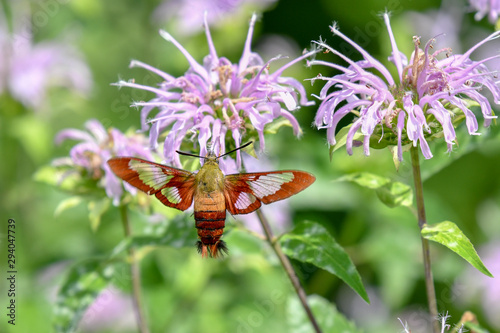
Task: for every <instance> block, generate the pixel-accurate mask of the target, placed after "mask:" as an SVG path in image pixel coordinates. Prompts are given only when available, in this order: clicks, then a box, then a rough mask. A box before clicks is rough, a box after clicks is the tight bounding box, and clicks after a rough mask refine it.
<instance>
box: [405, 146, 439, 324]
mask: <svg viewBox="0 0 500 333" xmlns="http://www.w3.org/2000/svg"><path fill="white" fill-rule="evenodd" d="M410 152H411V163H412V167H413V181H414V183H415V196H416V199H417V215H418V226H419V227H420V230H422V228H424V226H425V225H426V224H427V219H426V217H425V206H424V190H423V186H422V176H421V173H420V162H419V156H418V147H411V149H410ZM420 238H421V240H422V251H423V258H424V268H425V289H426V290H427V302H428V303H429V313H430V315H431V320H432V323H433V329H434V333H439V332H440V328H439V322H438V320H437V319H438V311H437V302H436V291H435V290H434V280H433V278H432V270H431V256H430V253H429V241H428V240H427V239H425V238H423V237H422V235H420Z"/></svg>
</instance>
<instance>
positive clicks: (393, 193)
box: [337, 172, 413, 208]
mask: <svg viewBox="0 0 500 333" xmlns="http://www.w3.org/2000/svg"><path fill="white" fill-rule="evenodd" d="M337 181H348V182H352V183H356V184H358V185H360V186H362V187H365V188H368V189H371V190H375V193H376V194H377V197H378V198H379V199H380V201H382V203H384V204H385V205H386V206H388V207H390V208H394V207H398V206H407V207H410V206H411V205H412V203H413V191H412V189H411V187H410V186H408V185H406V184H404V183H401V182H394V181H391V180H390V179H389V178H385V177H381V176H377V175H374V174H371V173H368V172H359V173H352V174H348V175H346V176H343V177H341V178H339V179H337Z"/></svg>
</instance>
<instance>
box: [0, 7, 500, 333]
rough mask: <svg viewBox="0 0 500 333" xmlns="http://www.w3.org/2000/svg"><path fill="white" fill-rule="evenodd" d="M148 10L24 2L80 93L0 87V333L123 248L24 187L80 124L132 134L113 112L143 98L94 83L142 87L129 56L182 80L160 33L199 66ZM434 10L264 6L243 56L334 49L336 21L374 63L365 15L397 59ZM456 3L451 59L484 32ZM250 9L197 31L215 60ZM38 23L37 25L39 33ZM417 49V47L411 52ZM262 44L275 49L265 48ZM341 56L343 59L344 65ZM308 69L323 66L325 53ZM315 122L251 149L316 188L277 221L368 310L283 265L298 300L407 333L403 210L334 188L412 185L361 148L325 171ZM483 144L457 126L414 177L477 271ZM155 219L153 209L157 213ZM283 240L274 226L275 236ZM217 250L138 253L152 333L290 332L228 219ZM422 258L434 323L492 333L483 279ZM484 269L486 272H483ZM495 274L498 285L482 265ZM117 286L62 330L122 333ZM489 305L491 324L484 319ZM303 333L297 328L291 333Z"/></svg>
mask: <svg viewBox="0 0 500 333" xmlns="http://www.w3.org/2000/svg"><path fill="white" fill-rule="evenodd" d="M1 3H2V5H3V8H4V9H5V8H9V7H10V4H9V1H7V0H3V1H2V2H1ZM160 3H161V1H140V2H139V1H133V0H123V1H98V0H73V1H56V0H45V1H44V0H42V1H33V2H31V3H29V4H28V8H29V9H30V12H31V19H32V20H33V22H32V27H31V28H32V31H33V37H34V43H35V44H36V43H40V42H43V41H46V40H60V41H64V42H65V43H70V44H72V45H74V46H75V47H76V48H77V49H79V50H80V51H81V53H82V54H83V57H84V59H85V61H86V62H87V64H88V66H89V67H90V70H91V73H92V78H93V87H92V90H91V93H90V94H89V95H88V96H82V95H79V94H76V93H74V92H70V91H68V90H67V89H65V88H64V87H57V88H54V89H51V90H50V91H49V92H48V96H47V100H46V102H45V104H44V105H41V106H40V107H39V108H37V110H34V109H32V108H26V107H24V106H23V105H22V104H21V103H19V102H18V101H16V100H15V99H14V98H13V97H12V96H10V95H9V93H8V91H6V90H4V91H3V94H2V95H1V96H0V115H1V120H0V139H1V142H0V147H1V153H2V157H3V160H2V163H1V166H0V173H1V179H0V184H1V185H0V189H1V193H2V197H1V200H0V207H1V208H0V210H1V212H2V213H1V221H0V225H1V229H0V247H1V251H0V253H2V256H1V258H0V263H1V264H0V267H1V273H0V274H1V275H0V287H1V288H0V290H1V295H0V300H1V304H0V308H1V309H2V311H1V312H0V314H1V316H0V318H2V319H1V320H0V331H1V332H51V331H53V328H52V317H53V311H54V304H55V302H56V295H57V292H58V289H59V288H60V285H61V283H62V281H63V280H64V279H65V277H66V275H67V274H68V272H69V269H70V267H71V266H72V265H73V264H74V263H76V262H78V261H80V260H84V259H87V258H92V257H99V256H106V255H109V254H110V253H111V251H112V250H113V248H114V247H115V246H116V245H117V244H118V243H119V242H120V241H121V240H122V239H123V230H122V226H121V222H120V220H119V214H118V212H117V211H115V210H110V211H109V212H107V213H106V214H105V215H104V216H103V218H102V222H101V224H100V226H99V228H98V229H97V230H96V231H95V232H94V231H92V230H91V228H90V225H89V219H88V210H87V207H86V204H85V203H81V204H79V205H77V206H76V207H73V208H71V209H68V210H66V211H64V212H62V213H61V214H59V215H56V214H55V210H56V207H57V206H58V204H59V203H60V202H61V201H62V200H64V199H66V198H68V194H67V193H64V192H62V191H60V190H58V189H56V188H53V187H51V186H49V185H47V184H44V183H40V182H36V181H35V180H34V174H35V172H36V171H37V170H38V169H40V168H41V167H42V166H44V165H47V164H50V162H51V160H52V159H54V158H56V157H62V156H67V155H68V151H69V149H70V148H71V146H72V145H73V144H74V143H73V142H71V141H66V142H64V143H63V144H62V145H60V146H56V145H55V144H54V141H53V140H54V136H55V134H56V133H57V132H59V131H60V130H62V129H64V128H68V127H71V128H78V129H83V124H84V123H85V121H87V120H88V119H90V118H96V119H98V120H100V121H101V122H102V123H103V124H104V125H105V126H112V127H116V128H118V129H120V130H121V131H126V130H127V129H129V128H131V127H132V128H136V129H137V128H138V127H139V112H138V111H137V110H135V109H133V108H130V107H129V105H130V104H131V102H132V101H137V100H146V99H147V98H148V96H147V95H145V94H142V92H137V91H131V90H130V89H125V88H124V89H121V90H118V89H117V88H116V87H115V86H111V85H110V83H113V82H117V81H118V79H125V80H128V79H131V78H135V80H136V82H139V83H140V82H144V80H147V79H150V77H149V78H148V73H147V72H146V71H145V70H142V69H129V68H128V65H129V62H130V60H131V59H137V60H140V61H143V62H145V63H147V64H150V65H153V66H155V67H157V68H160V69H162V70H163V71H165V72H167V73H170V74H172V75H177V76H178V75H182V74H183V73H184V72H185V70H186V69H187V62H186V61H185V59H184V58H183V56H182V55H181V54H180V52H178V51H177V50H176V49H175V47H174V46H173V45H171V44H169V43H168V42H166V41H164V40H163V39H162V38H161V37H160V36H159V34H158V29H160V28H163V29H165V30H167V31H168V32H169V33H171V34H172V35H173V36H174V37H175V38H176V39H177V40H178V41H179V42H180V43H181V44H182V45H183V46H184V47H185V48H186V49H187V50H188V51H189V52H190V53H191V54H192V55H193V56H194V57H195V59H197V60H198V61H200V62H201V61H202V58H203V57H204V56H205V55H206V54H207V53H208V49H207V44H206V39H205V36H204V34H203V32H202V31H199V32H197V33H194V34H192V35H187V34H185V33H183V31H179V28H178V26H179V25H178V22H176V21H175V19H173V20H170V21H167V22H159V21H155V20H153V18H152V15H153V12H154V11H155V9H156V8H157V7H158V6H159V5H160ZM440 6H441V3H440V2H439V1H431V0H426V1H410V0H401V1H368V0H357V1H353V2H349V3H348V5H347V4H346V2H344V1H328V0H313V1H300V0H291V1H290V0H288V1H278V2H276V3H274V4H271V5H270V6H268V7H265V9H264V10H263V13H262V15H261V17H260V19H259V21H258V22H257V25H256V32H255V36H254V40H253V49H254V50H255V51H257V52H260V53H261V55H263V58H264V60H268V59H269V58H271V57H272V56H275V55H277V54H282V55H288V56H290V58H292V59H293V57H295V56H297V55H299V54H300V53H301V52H302V50H303V49H304V48H309V47H310V45H311V40H318V39H319V38H320V36H321V37H322V38H323V39H326V40H327V42H328V43H330V45H332V46H337V44H336V43H338V42H339V38H335V37H333V36H331V33H330V31H329V28H328V26H329V25H331V24H332V22H333V21H337V22H338V24H339V26H340V29H341V31H342V32H343V33H344V34H346V35H347V36H350V37H351V38H353V39H354V40H355V41H357V42H358V43H360V44H362V46H363V47H364V48H365V49H367V50H368V51H369V52H371V54H373V55H375V56H376V57H377V58H378V59H380V60H382V61H385V63H387V62H386V59H387V56H388V55H389V52H390V45H389V43H388V37H387V33H386V30H385V27H384V26H383V25H382V20H381V19H380V17H379V15H378V14H379V13H381V12H383V11H384V10H389V11H392V13H393V16H392V24H393V30H394V32H395V34H396V38H397V41H398V43H399V46H400V50H401V51H402V52H404V53H405V54H407V55H409V54H410V53H411V51H412V49H413V44H412V35H414V34H419V31H418V30H415V29H417V27H419V24H421V23H422V22H419V21H418V18H419V17H421V16H418V15H413V14H411V13H412V12H413V13H419V14H422V15H433V14H435V13H436V11H438V10H439V8H440ZM456 6H457V7H458V8H460V9H464V10H463V12H462V15H463V16H462V17H461V18H460V20H461V21H460V22H461V25H460V27H459V28H458V36H459V41H463V47H464V49H467V48H468V47H470V46H472V45H473V44H474V43H475V42H471V41H473V40H474V39H473V37H474V36H473V32H475V31H484V33H485V34H487V33H488V32H491V31H492V27H491V25H489V24H488V23H487V22H485V21H484V20H483V21H481V22H475V21H474V20H473V13H466V7H467V4H466V3H465V2H456ZM258 9H259V7H256V6H252V5H249V6H247V7H243V8H241V10H239V11H238V13H237V14H234V15H231V16H230V17H229V18H228V19H227V21H225V22H220V24H218V25H217V26H216V27H213V28H212V34H213V38H214V43H215V46H216V48H217V51H218V54H219V56H226V57H228V58H229V59H230V60H232V61H237V60H238V59H239V57H240V55H241V51H242V48H243V43H244V40H245V37H246V31H247V29H248V22H249V18H250V16H251V14H252V12H253V11H255V10H258ZM172 14H173V15H175V13H172ZM43 15H45V16H43ZM43 17H46V18H47V19H46V20H42V19H41V18H43ZM457 20H458V18H457ZM438 23H439V21H436V24H438ZM199 25H200V26H201V22H200V23H199ZM425 37H427V38H429V37H432V36H425ZM425 37H423V40H427V38H425ZM276 38H278V39H276ZM276 40H279V41H281V42H282V43H283V44H281V43H277V42H275V41H276ZM477 41H478V40H476V42H477ZM277 45H284V46H285V48H284V49H281V50H280V49H279V48H277ZM496 45H498V42H497V44H496ZM496 50H497V52H498V46H497V48H496ZM351 51H352V50H351ZM347 52H349V50H347ZM0 54H1V53H0ZM350 55H351V56H352V57H353V58H355V59H357V58H356V57H358V55H357V54H355V53H354V52H351V53H350ZM322 58H325V59H328V60H330V61H338V58H335V57H334V56H333V55H327V56H324V55H322ZM389 67H390V66H389ZM390 68H391V67H390ZM320 72H321V74H322V75H331V74H333V73H332V72H328V70H327V69H325V68H312V69H309V68H306V67H305V64H300V65H295V66H294V67H293V68H292V69H290V70H288V71H287V72H285V74H286V75H287V76H294V77H296V78H297V79H299V80H303V79H307V78H311V77H314V76H316V75H317V74H318V73H320ZM0 74H1V71H0ZM2 80H5V78H2ZM305 86H306V88H307V89H308V93H314V94H318V93H319V89H320V86H319V82H318V84H315V85H314V86H311V85H310V84H309V83H308V82H305ZM149 97H151V96H149ZM315 111H316V107H314V106H313V107H303V108H302V109H301V110H300V111H299V112H297V113H296V116H297V118H298V119H299V121H300V123H301V125H302V128H303V131H304V135H303V137H302V138H301V139H300V140H296V139H295V138H294V137H293V134H292V131H291V130H290V129H288V128H285V129H282V130H281V131H280V132H279V133H278V134H277V135H274V136H269V137H267V138H266V144H267V152H266V153H267V156H268V157H269V159H270V160H271V161H272V162H273V163H274V164H275V167H276V169H285V168H297V169H301V170H306V171H309V172H312V173H313V174H314V175H316V177H317V181H316V183H314V184H313V185H312V186H311V187H310V188H309V189H308V190H307V191H306V192H303V193H301V194H300V195H299V196H296V197H293V198H291V199H290V200H289V203H290V208H289V209H290V210H291V215H292V217H293V221H292V222H291V224H293V223H296V222H298V221H302V220H310V221H317V222H320V223H321V224H323V225H324V226H325V227H326V228H327V229H328V230H329V231H330V233H331V234H332V235H333V236H334V237H335V239H336V240H337V241H338V242H339V243H340V244H341V245H342V246H343V247H344V248H345V249H346V251H347V252H348V253H349V255H350V256H351V258H352V260H353V262H354V263H355V265H356V267H357V269H358V271H359V272H360V274H361V277H362V279H363V282H364V284H365V287H366V288H367V290H368V292H369V295H370V299H371V304H366V303H365V302H364V301H363V300H362V299H361V298H360V297H359V296H358V295H356V294H355V293H354V292H353V291H352V290H351V289H349V288H348V287H347V286H346V285H345V284H344V283H343V282H342V281H340V280H339V279H338V278H336V277H335V276H332V275H331V274H329V273H327V272H325V271H322V270H319V269H316V268H314V267H312V266H308V265H304V264H300V263H297V262H295V263H294V265H295V268H296V271H297V274H298V275H299V277H300V279H301V281H302V284H303V286H304V287H305V290H306V292H307V293H308V294H317V295H320V296H322V297H324V298H325V299H327V300H328V301H330V302H331V303H333V304H335V305H336V307H337V308H338V309H339V311H340V312H342V313H344V314H345V316H346V317H347V318H349V319H351V320H352V321H353V322H354V323H355V324H356V326H358V327H359V328H360V330H364V331H366V332H399V331H401V330H402V326H401V324H400V323H399V321H398V318H401V319H402V320H403V321H407V322H408V323H409V324H410V327H411V328H412V332H420V331H419V327H422V324H421V322H422V320H423V319H422V318H424V317H425V311H426V310H425V309H426V297H425V291H424V290H425V289H424V281H423V266H422V262H421V250H420V240H419V234H418V226H417V223H416V219H415V217H414V216H413V215H412V213H411V212H409V211H408V210H405V209H404V208H395V209H389V208H386V207H385V206H384V205H382V204H381V203H380V201H378V200H377V198H376V196H375V195H374V194H373V193H370V192H367V191H366V190H364V189H362V188H360V187H357V186H356V185H353V184H348V183H341V182H334V180H335V179H336V178H339V177H340V176H342V175H344V174H346V173H352V172H359V171H369V172H373V173H375V174H379V175H383V176H386V177H389V178H391V179H394V180H398V181H401V182H405V183H408V184H412V179H411V168H410V166H411V163H410V162H409V160H408V157H409V156H406V157H405V160H404V162H403V164H402V165H401V168H400V169H399V171H396V170H395V168H394V165H393V163H392V157H391V155H390V153H389V152H388V151H386V150H382V151H376V150H373V149H372V151H371V156H370V157H366V156H364V155H363V154H362V151H361V149H357V150H356V151H355V154H354V155H353V156H348V155H347V153H346V152H345V149H340V150H338V151H337V152H336V153H335V154H334V155H333V159H332V161H331V162H330V161H329V155H328V147H327V145H326V139H325V133H324V131H317V130H316V129H315V128H313V127H312V126H311V123H312V121H313V119H314V115H315ZM479 122H480V123H481V121H479ZM483 132H484V133H483V135H482V136H480V137H472V138H471V137H469V136H468V135H467V133H466V131H465V128H461V129H459V130H458V137H459V140H460V141H459V145H457V147H456V148H455V151H454V152H453V153H451V154H447V153H446V151H445V147H444V143H443V142H436V143H435V144H432V150H433V153H434V156H435V157H434V158H433V159H431V160H428V161H423V162H422V169H423V172H424V178H425V183H424V193H425V196H426V204H427V207H426V208H427V217H428V221H429V222H430V223H436V222H440V221H444V220H451V221H453V222H455V223H456V224H457V225H458V226H459V227H460V228H461V229H462V230H463V231H464V233H465V234H466V235H467V236H468V237H469V239H470V240H471V242H472V243H473V244H474V245H475V247H476V249H477V250H478V251H479V253H480V255H482V258H483V259H484V260H485V264H486V265H487V266H488V263H490V264H491V265H494V264H495V262H497V263H498V262H500V176H499V173H498V165H500V136H499V129H498V125H495V124H494V125H493V126H492V127H491V128H490V129H488V130H483ZM285 209H288V208H285ZM168 210H169V209H168V208H164V211H165V212H167V211H168ZM9 218H11V219H14V220H15V221H16V267H17V271H18V273H17V280H16V304H17V317H16V326H12V325H8V324H7V319H6V318H7V317H6V315H5V313H6V306H7V305H8V303H7V302H8V297H7V295H6V294H7V293H6V290H7V289H8V288H7V287H8V285H7V283H6V277H7V273H6V271H7V267H6V263H7V254H6V253H7V252H6V249H7V242H6V233H7V221H8V219H9ZM131 220H132V223H133V228H134V232H135V233H138V234H141V233H144V232H148V230H150V229H152V228H159V227H161V222H160V226H158V225H155V224H154V223H153V222H148V220H147V219H146V218H145V216H143V215H141V214H140V213H136V212H131ZM188 223H192V221H191V222H188ZM192 227H193V228H192V233H193V241H194V239H195V229H194V225H193V226H192ZM291 228H292V225H289V226H285V227H280V228H279V230H287V229H291ZM225 239H226V241H227V242H228V243H229V245H230V250H231V253H230V255H229V256H228V257H227V259H225V260H201V258H199V256H198V254H197V253H196V251H195V249H194V246H193V247H192V248H180V249H177V248H169V247H161V248H155V249H148V251H144V257H143V260H142V261H141V270H142V275H143V287H144V300H145V310H146V315H147V319H148V323H149V325H150V328H151V331H152V332H201V331H203V332H207V333H208V332H257V331H258V332H289V331H290V329H289V327H288V325H290V318H291V317H293V316H295V315H296V314H295V312H294V311H297V312H300V311H301V309H300V308H299V309H297V310H294V307H296V304H295V303H296V302H297V300H296V295H295V294H294V292H293V289H292V287H291V284H290V282H289V281H288V279H287V278H286V276H285V274H284V272H283V269H282V267H281V266H280V265H279V263H278V260H277V259H276V258H275V256H274V254H273V253H272V251H271V250H270V248H269V247H268V246H267V245H266V244H263V243H262V242H261V241H259V240H258V239H257V238H254V237H253V236H251V235H248V234H247V233H245V232H244V231H243V229H242V228H241V227H239V226H238V225H237V224H235V223H234V220H232V219H229V220H228V231H227V232H226V236H225ZM431 252H432V256H433V272H434V275H435V282H436V290H437V299H438V306H439V311H440V312H446V311H447V312H449V314H450V315H451V316H452V318H453V322H457V321H458V320H459V319H460V317H461V315H462V313H463V312H464V311H466V310H470V311H473V312H474V313H475V314H476V315H477V317H478V320H479V321H480V323H481V324H482V325H483V326H484V327H486V328H488V329H490V330H491V331H492V332H494V331H498V330H500V322H499V319H498V313H500V312H497V316H496V317H495V316H494V315H491V313H489V312H488V307H489V308H490V311H492V310H491V309H492V308H491V307H492V305H491V304H488V294H489V295H490V296H491V293H493V292H494V291H495V289H494V288H496V289H498V285H500V281H499V280H498V277H497V278H495V279H491V278H487V277H483V276H481V274H480V273H479V272H477V271H474V270H473V269H472V267H470V265H469V264H468V263H467V262H465V261H464V260H462V259H461V258H459V257H458V256H456V255H455V254H453V253H451V252H449V251H447V250H446V249H445V248H444V247H440V246H439V245H435V244H432V247H431ZM484 256H486V257H487V259H485V257H484ZM497 266H498V264H497ZM488 268H489V269H490V270H491V272H492V273H493V274H495V270H494V267H491V266H488ZM496 272H497V274H500V270H499V269H498V268H497V270H496ZM124 274H125V273H124ZM124 276H125V275H124ZM129 282H130V281H129V278H127V277H124V278H123V281H115V282H114V284H113V287H112V288H111V289H107V290H106V293H105V294H104V296H103V298H99V299H98V301H97V303H96V304H94V305H95V306H94V307H93V310H92V312H91V313H89V314H88V315H87V316H86V317H85V319H84V320H83V321H82V323H81V325H80V327H79V328H78V329H77V331H78V332H135V331H136V326H135V323H134V320H133V315H132V313H131V303H130V298H129V295H130V283H129ZM495 286H496V287H495ZM496 292H497V293H498V290H497V291H496ZM99 302H100V303H99ZM496 306H497V307H496V311H500V307H499V306H498V304H496ZM493 311H495V310H493ZM309 329H310V328H309V327H307V326H305V330H303V332H307V331H309Z"/></svg>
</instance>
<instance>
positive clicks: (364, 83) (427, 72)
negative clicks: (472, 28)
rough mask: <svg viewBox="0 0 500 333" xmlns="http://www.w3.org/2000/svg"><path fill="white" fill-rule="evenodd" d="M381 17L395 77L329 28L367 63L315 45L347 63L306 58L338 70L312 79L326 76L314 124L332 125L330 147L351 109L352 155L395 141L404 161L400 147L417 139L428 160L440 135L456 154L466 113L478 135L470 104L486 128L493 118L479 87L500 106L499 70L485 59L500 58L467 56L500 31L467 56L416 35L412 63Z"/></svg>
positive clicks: (472, 131)
mask: <svg viewBox="0 0 500 333" xmlns="http://www.w3.org/2000/svg"><path fill="white" fill-rule="evenodd" d="M384 21H385V24H386V26H387V30H388V33H389V37H390V41H391V46H392V55H391V56H390V57H389V60H390V61H391V62H392V63H393V64H394V65H395V67H396V70H397V77H396V78H394V77H393V76H392V75H391V73H390V72H389V69H388V68H386V67H385V66H384V65H382V63H381V62H379V61H378V60H376V59H375V58H373V57H372V56H371V55H370V54H368V52H366V51H365V50H364V49H363V48H361V47H360V46H359V45H358V44H356V43H355V42H354V41H352V40H351V39H349V38H348V37H347V36H345V35H344V34H342V33H341V32H340V31H339V30H338V29H337V27H336V26H333V27H331V30H332V32H333V33H334V34H335V35H337V36H339V37H341V38H342V39H343V40H344V41H346V42H348V43H349V44H351V45H352V46H353V47H354V48H355V49H356V50H357V51H358V52H359V53H360V54H361V56H362V57H363V59H362V60H359V61H353V60H351V59H349V58H348V57H346V56H345V55H343V54H342V53H340V52H339V51H337V50H335V49H333V48H332V47H330V46H328V45H327V44H325V43H324V42H321V41H320V42H318V43H317V44H318V45H319V46H320V47H322V48H325V49H326V50H328V51H329V52H332V53H334V54H336V55H338V56H339V57H341V58H342V59H343V60H344V61H346V62H347V64H348V65H347V66H341V65H337V64H333V63H328V62H325V61H319V60H313V61H310V62H309V65H325V66H329V67H332V68H334V69H337V70H339V71H340V72H341V73H340V74H338V75H335V76H333V77H321V76H320V77H317V78H314V79H313V80H324V81H326V84H325V86H324V87H323V88H322V90H321V93H320V96H319V98H320V99H321V100H322V103H321V105H320V106H319V108H318V112H317V114H316V119H315V125H316V126H317V127H318V128H326V129H327V138H328V143H329V144H331V145H335V144H336V143H337V142H336V139H335V130H336V128H337V125H338V123H339V121H340V120H341V119H342V118H343V117H345V116H346V115H347V114H349V113H351V112H352V113H354V114H355V115H356V119H355V120H354V122H353V123H352V124H351V125H350V128H349V130H348V133H347V136H346V138H347V142H346V148H347V152H348V153H349V154H352V147H353V145H354V146H356V145H361V144H362V145H363V147H364V153H365V154H366V155H369V154H370V149H369V148H370V145H372V146H373V145H378V146H383V145H397V155H398V159H399V160H402V153H403V145H404V146H406V145H409V144H413V145H414V146H417V144H419V145H420V148H421V151H422V154H423V155H424V157H425V158H427V159H429V158H431V157H432V153H431V151H430V148H429V145H428V143H427V141H428V140H431V139H433V138H435V137H444V140H445V141H446V143H447V145H448V151H451V149H452V146H453V144H454V141H455V138H456V134H455V127H456V126H457V125H458V122H460V121H461V120H462V119H463V118H465V122H466V125H467V129H468V131H469V134H471V135H476V134H479V133H477V130H478V123H477V119H476V116H475V115H474V113H473V112H472V111H471V110H470V107H471V106H472V105H479V106H480V108H481V112H482V115H483V117H484V125H485V126H488V125H489V124H490V123H491V119H492V118H495V117H494V116H493V113H492V110H491V105H490V102H489V101H488V99H487V98H486V97H485V96H484V95H482V92H483V91H484V90H489V91H490V92H491V93H492V95H493V99H494V101H495V103H496V104H500V87H499V81H498V78H497V77H496V75H495V74H496V73H493V72H491V71H489V70H488V68H487V67H486V65H485V63H486V62H487V61H489V60H492V59H494V58H498V57H499V56H500V55H498V54H496V55H494V56H492V57H489V58H486V59H483V60H480V61H474V60H471V58H470V56H471V54H472V53H473V52H474V51H475V50H476V49H477V48H479V47H480V46H481V45H483V44H485V43H487V42H489V41H492V40H494V39H495V38H497V37H498V36H499V35H500V31H499V32H495V33H493V34H491V35H489V36H488V37H487V38H485V39H484V40H482V41H480V42H479V43H477V44H476V45H474V46H473V47H472V48H470V49H469V50H468V51H467V52H465V53H464V54H456V55H452V54H451V51H450V50H449V49H441V50H437V51H435V52H433V53H431V49H432V47H433V43H434V39H431V40H430V41H428V42H427V43H426V44H425V46H424V47H423V49H421V48H420V38H419V37H414V44H415V51H414V52H413V54H412V55H411V57H410V59H409V61H408V59H407V58H406V57H405V55H403V54H402V53H401V52H400V51H399V50H398V47H397V45H396V42H395V39H394V35H393V32H392V29H391V26H390V21H389V15H388V14H387V13H386V14H384ZM443 54H444V56H442V55H443ZM359 136H362V137H363V142H362V143H361V142H359V141H358V140H357V137H359Z"/></svg>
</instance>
